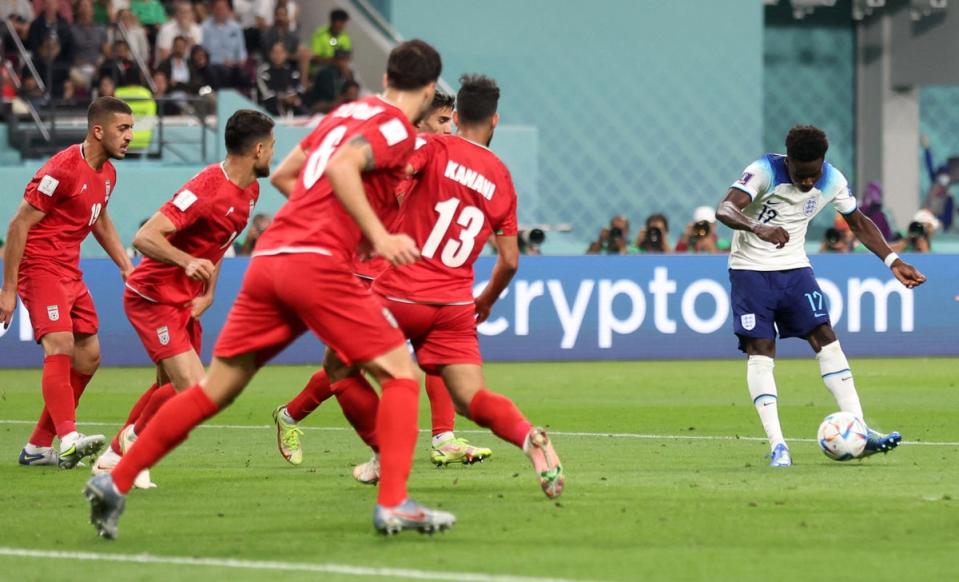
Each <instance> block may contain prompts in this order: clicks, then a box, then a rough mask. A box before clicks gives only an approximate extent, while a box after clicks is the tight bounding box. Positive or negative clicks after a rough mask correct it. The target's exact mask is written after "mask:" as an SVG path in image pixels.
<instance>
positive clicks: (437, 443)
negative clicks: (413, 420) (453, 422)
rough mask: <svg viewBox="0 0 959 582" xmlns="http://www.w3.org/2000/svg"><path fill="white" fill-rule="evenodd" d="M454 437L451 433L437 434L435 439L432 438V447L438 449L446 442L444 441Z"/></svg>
mask: <svg viewBox="0 0 959 582" xmlns="http://www.w3.org/2000/svg"><path fill="white" fill-rule="evenodd" d="M455 436H456V435H454V434H453V433H451V432H441V433H440V434H438V435H436V436H435V437H433V446H434V447H438V446H440V445H441V444H443V443H444V442H446V441H448V440H450V439H452V438H454V437H455Z"/></svg>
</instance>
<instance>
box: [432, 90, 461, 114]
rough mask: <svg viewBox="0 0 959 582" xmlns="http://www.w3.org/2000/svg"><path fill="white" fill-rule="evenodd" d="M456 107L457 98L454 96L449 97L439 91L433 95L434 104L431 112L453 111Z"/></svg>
mask: <svg viewBox="0 0 959 582" xmlns="http://www.w3.org/2000/svg"><path fill="white" fill-rule="evenodd" d="M455 106H456V97H454V96H453V95H447V94H446V93H443V92H442V91H437V92H436V93H435V94H433V102H432V103H431V104H430V112H431V113H432V112H433V111H436V110H437V109H452V108H453V107H455Z"/></svg>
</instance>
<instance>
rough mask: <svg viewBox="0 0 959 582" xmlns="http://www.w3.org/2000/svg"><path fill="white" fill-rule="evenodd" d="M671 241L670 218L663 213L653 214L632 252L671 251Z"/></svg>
mask: <svg viewBox="0 0 959 582" xmlns="http://www.w3.org/2000/svg"><path fill="white" fill-rule="evenodd" d="M672 250H673V249H672V245H671V244H670V243H669V220H668V219H667V218H666V216H665V215H663V214H651V215H649V217H648V218H646V224H645V227H644V228H643V229H642V230H641V231H639V235H638V236H637V237H636V244H635V245H634V246H633V248H631V249H630V252H632V253H671V252H672Z"/></svg>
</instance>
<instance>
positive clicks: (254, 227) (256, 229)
mask: <svg viewBox="0 0 959 582" xmlns="http://www.w3.org/2000/svg"><path fill="white" fill-rule="evenodd" d="M271 222H273V219H272V218H271V217H270V215H269V214H263V213H260V214H257V215H255V216H254V217H253V220H252V222H250V228H249V229H247V231H246V239H245V240H244V241H243V244H242V245H239V248H238V249H236V254H238V255H242V256H247V255H251V254H253V249H254V248H256V241H258V240H259V239H260V235H262V234H263V231H265V230H266V228H267V227H268V226H270V223H271Z"/></svg>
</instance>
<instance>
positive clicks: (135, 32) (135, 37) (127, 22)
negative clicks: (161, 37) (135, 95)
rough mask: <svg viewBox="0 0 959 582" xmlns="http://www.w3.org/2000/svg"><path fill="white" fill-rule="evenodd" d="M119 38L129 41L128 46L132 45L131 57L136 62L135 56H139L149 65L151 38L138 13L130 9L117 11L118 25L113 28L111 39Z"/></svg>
mask: <svg viewBox="0 0 959 582" xmlns="http://www.w3.org/2000/svg"><path fill="white" fill-rule="evenodd" d="M121 25H122V26H123V30H124V31H125V33H126V34H125V35H124V34H123V33H121V32H120V30H119V29H120V26H121ZM117 39H122V40H125V41H127V46H129V47H130V58H131V59H133V61H134V62H136V58H135V57H139V58H140V61H141V62H142V63H143V64H144V65H145V66H149V63H150V40H149V39H148V38H147V31H146V29H145V28H143V26H142V25H141V24H140V20H139V19H138V18H137V15H136V14H134V13H133V12H131V11H130V10H126V9H123V10H118V11H117V25H116V27H115V28H114V30H113V34H112V38H111V40H112V41H116V40H117Z"/></svg>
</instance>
